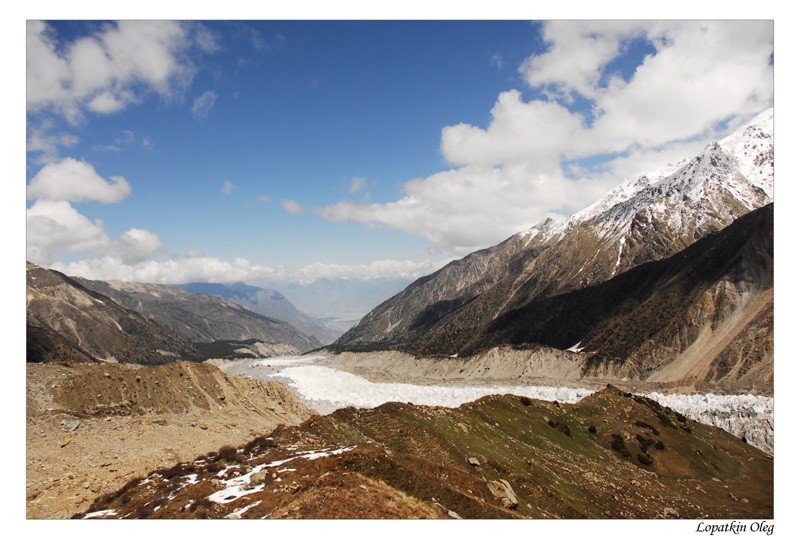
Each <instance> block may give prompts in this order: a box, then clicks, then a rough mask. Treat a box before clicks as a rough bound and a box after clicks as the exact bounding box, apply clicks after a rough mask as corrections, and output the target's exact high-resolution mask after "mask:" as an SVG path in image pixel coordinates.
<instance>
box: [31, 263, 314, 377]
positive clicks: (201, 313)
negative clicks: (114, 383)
mask: <svg viewBox="0 0 800 537" xmlns="http://www.w3.org/2000/svg"><path fill="white" fill-rule="evenodd" d="M26 294H27V307H26V317H27V355H28V361H32V362H39V361H64V360H71V361H119V362H130V363H141V364H159V363H165V362H170V361H175V360H178V359H189V360H202V359H206V358H226V357H234V356H240V357H249V356H273V355H276V354H299V353H302V352H306V351H308V350H311V349H314V348H317V347H320V346H321V343H320V342H319V341H318V340H317V339H316V338H315V337H313V336H308V335H305V334H303V333H302V332H300V331H298V330H297V329H296V328H294V327H293V326H292V325H291V324H289V323H287V322H285V321H281V320H278V319H274V318H271V317H266V316H264V315H260V314H258V313H255V312H253V311H250V310H249V309H246V308H243V307H242V306H240V305H238V304H236V303H234V302H231V301H229V300H225V299H223V298H220V297H214V296H209V295H204V294H197V293H190V292H189V291H185V290H183V289H178V288H174V287H171V286H168V285H158V284H141V283H130V282H119V281H110V282H104V281H94V280H86V279H83V278H70V277H68V276H66V275H64V274H62V273H60V272H57V271H53V270H49V269H45V268H42V267H38V266H36V265H34V264H33V263H28V264H27V293H26Z"/></svg>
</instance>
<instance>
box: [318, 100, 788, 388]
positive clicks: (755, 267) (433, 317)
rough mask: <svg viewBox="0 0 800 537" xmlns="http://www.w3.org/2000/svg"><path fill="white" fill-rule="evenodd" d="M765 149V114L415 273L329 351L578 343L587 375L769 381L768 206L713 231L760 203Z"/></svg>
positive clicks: (765, 186)
mask: <svg viewBox="0 0 800 537" xmlns="http://www.w3.org/2000/svg"><path fill="white" fill-rule="evenodd" d="M772 147H773V146H772V112H771V111H768V112H766V113H764V114H762V115H761V116H759V117H758V118H756V119H755V120H754V121H753V122H751V124H750V125H748V126H747V127H745V128H743V129H741V130H740V131H738V132H737V133H735V134H733V135H731V136H729V137H728V138H726V139H725V140H722V141H720V142H719V143H715V144H711V145H709V146H708V147H706V149H705V150H704V151H703V152H702V153H700V154H699V155H697V156H696V157H695V158H693V159H688V160H685V161H682V162H679V163H676V164H673V165H670V166H667V167H666V168H664V169H662V170H659V171H657V172H653V173H650V174H643V175H640V176H639V177H637V178H635V179H634V180H632V181H631V182H629V183H626V184H623V185H621V186H619V187H617V188H616V189H615V190H613V191H612V192H610V193H609V194H608V195H606V196H605V197H604V198H602V199H601V200H599V201H598V202H597V203H595V204H594V205H592V206H591V207H588V208H587V209H585V210H583V211H581V212H579V213H577V214H575V215H574V216H573V217H572V218H571V219H570V220H568V221H567V222H566V223H558V222H555V221H553V220H549V219H548V220H545V221H544V222H542V223H540V224H538V225H537V226H535V227H533V228H532V229H530V230H529V231H527V232H524V233H520V234H517V235H515V236H513V237H511V238H509V239H508V240H506V241H505V242H503V243H501V244H499V245H497V246H494V247H492V248H489V249H486V250H482V251H479V252H475V253H473V254H470V255H469V256H467V257H465V258H463V259H461V260H459V261H456V262H453V263H451V264H449V265H448V266H446V267H444V268H443V269H441V270H439V271H438V272H436V273H434V274H432V275H430V276H427V277H424V278H420V279H419V280H417V281H416V282H414V283H412V284H411V285H409V286H408V287H407V288H406V289H405V290H403V291H402V292H400V293H399V294H397V295H396V296H394V297H392V298H391V299H389V300H387V301H386V302H384V303H383V304H381V305H380V306H378V307H377V308H375V309H374V310H373V311H371V312H370V313H369V314H368V315H366V316H365V317H364V318H363V319H362V320H361V321H360V322H359V323H358V324H357V325H356V326H354V327H353V328H352V329H351V330H349V331H348V332H347V333H346V334H344V335H343V336H342V337H341V338H339V339H338V340H337V341H336V342H335V343H334V344H333V345H331V346H330V348H331V349H332V350H335V351H341V350H352V351H371V350H390V349H397V350H404V351H408V352H412V353H415V354H420V355H432V356H437V355H453V354H471V353H476V352H479V351H482V350H485V349H487V348H489V347H491V346H500V345H509V344H513V345H517V344H532V343H538V344H545V345H549V346H552V347H557V348H560V349H569V348H572V347H573V346H576V344H577V348H583V350H584V351H585V354H586V356H585V357H586V359H587V360H586V364H585V367H584V372H585V374H591V375H608V376H609V377H610V378H622V377H624V376H631V375H632V376H633V377H634V378H638V379H641V380H646V379H648V378H651V377H653V376H655V378H658V379H659V380H660V381H662V382H675V383H676V385H686V384H695V385H698V386H699V385H705V386H708V385H714V386H717V387H719V388H721V389H726V390H738V389H748V390H749V389H755V390H756V391H762V392H763V391H771V383H772V377H771V375H772V374H771V370H772V365H771V364H772V246H771V245H772V216H771V209H769V212H770V215H769V216H765V215H763V214H762V216H760V217H758V218H760V220H759V219H758V218H756V219H748V220H746V221H745V223H743V224H741V225H738V226H736V227H735V229H734V230H731V231H728V232H727V234H728V235H727V237H728V238H727V239H720V238H719V237H718V235H719V234H720V233H722V232H720V230H721V229H723V228H725V227H726V226H729V225H731V224H732V223H733V222H734V221H735V220H736V219H737V218H740V217H742V216H744V215H747V214H748V213H750V212H751V211H754V210H755V209H758V208H760V207H763V206H765V205H768V204H769V203H771V201H772V177H773V170H772V168H773V164H772V163H773V158H772V155H773V149H772ZM745 228H747V229H745ZM718 232H720V233H718ZM753 234H755V235H753ZM712 235H713V236H714V237H717V238H713V237H710V236H712ZM751 235H752V239H750V238H749V237H751ZM704 237H710V241H711V242H708V243H704V246H702V247H698V248H689V249H687V247H689V246H691V245H693V244H695V243H696V242H697V241H699V240H700V239H702V238H704ZM726 240H727V242H725V241H726ZM740 240H745V241H747V240H750V242H749V246H748V249H747V251H746V252H744V251H743V252H739V251H737V248H738V247H739V246H741V245H739V244H737V242H738V241H740ZM760 241H761V242H763V243H764V246H763V247H760V246H759V244H760ZM723 243H724V244H723ZM706 250H708V252H707V253H706ZM662 261H663V263H662V264H654V263H655V262H658V263H661V262H662ZM629 272H630V274H629ZM671 278H676V279H675V280H674V281H671ZM679 282H680V283H679ZM701 357H702V359H703V360H705V362H703V363H701V364H699V365H697V364H695V363H694V361H695V360H696V359H699V358H701ZM670 364H671V365H670ZM668 365H669V368H667V366H668ZM695 366H696V367H695ZM665 368H666V369H665Z"/></svg>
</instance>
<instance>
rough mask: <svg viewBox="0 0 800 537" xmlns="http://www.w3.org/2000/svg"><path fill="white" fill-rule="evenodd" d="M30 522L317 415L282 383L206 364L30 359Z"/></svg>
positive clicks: (69, 512)
mask: <svg viewBox="0 0 800 537" xmlns="http://www.w3.org/2000/svg"><path fill="white" fill-rule="evenodd" d="M26 391H27V402H26V407H25V408H26V435H25V438H26V441H25V444H26V499H27V501H26V508H27V517H28V518H69V517H70V516H71V515H73V514H74V513H76V512H77V511H80V510H83V509H86V508H87V507H88V506H89V505H90V504H91V502H92V500H93V499H94V498H95V497H97V496H98V495H100V494H102V493H103V492H108V491H112V490H116V489H118V488H120V487H122V486H123V485H124V484H125V483H126V482H128V481H129V480H131V479H134V478H137V477H141V476H143V475H146V474H147V473H149V472H152V471H153V470H156V469H158V468H164V467H168V466H172V465H174V464H175V463H176V462H179V461H184V460H193V459H194V458H196V457H200V456H202V455H204V454H206V453H208V452H210V451H215V450H219V449H220V448H222V447H223V446H225V445H228V444H233V445H238V444H243V443H246V442H247V441H249V440H251V439H252V438H255V437H258V436H261V435H264V434H268V433H269V432H270V431H272V430H273V429H274V428H275V427H276V426H278V425H287V424H296V423H300V422H302V421H303V420H306V419H308V418H309V417H311V416H313V415H314V414H315V413H314V412H313V411H311V410H309V409H308V408H306V407H304V406H303V405H302V404H300V403H299V401H298V400H297V398H296V397H295V396H294V395H293V394H292V393H291V392H290V391H289V390H288V389H287V388H286V387H285V386H283V385H282V384H278V383H275V382H263V381H258V380H253V379H246V378H243V377H233V376H228V375H225V374H224V373H222V372H221V371H220V370H219V369H217V368H216V367H214V366H211V365H208V364H196V363H191V362H174V363H171V364H166V365H159V366H154V367H138V366H134V365H129V364H98V363H94V364H75V363H58V364H32V363H29V364H28V365H27V374H26Z"/></svg>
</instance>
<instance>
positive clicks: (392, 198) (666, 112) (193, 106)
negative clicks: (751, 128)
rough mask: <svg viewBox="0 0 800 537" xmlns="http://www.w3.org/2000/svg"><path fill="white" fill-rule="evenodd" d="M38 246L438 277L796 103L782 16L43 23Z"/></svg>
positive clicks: (260, 268) (110, 266) (153, 267)
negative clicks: (779, 53) (782, 91)
mask: <svg viewBox="0 0 800 537" xmlns="http://www.w3.org/2000/svg"><path fill="white" fill-rule="evenodd" d="M26 42H27V45H26V70H25V72H26V161H25V164H26V166H25V167H26V169H25V173H26V258H27V259H28V260H29V261H33V262H35V263H37V264H40V265H42V266H45V267H49V268H54V269H57V270H60V271H63V272H65V273H67V274H69V275H74V276H83V277H87V278H92V279H106V280H107V279H123V280H133V281H145V282H155V283H186V282H192V281H212V282H222V283H227V282H235V281H245V282H247V283H251V284H256V285H259V284H266V283H275V282H300V283H310V282H312V281H314V280H315V279H317V278H323V277H346V278H360V279H367V278H374V277H390V278H395V277H403V278H409V277H417V276H420V275H424V274H427V273H430V272H432V271H433V270H435V269H438V268H439V267H441V266H443V265H444V264H445V263H447V262H449V261H451V260H453V259H457V258H460V257H463V256H464V255H466V254H468V253H470V252H472V251H475V250H477V249H480V248H485V247H488V246H491V245H493V244H496V243H498V242H501V241H502V240H504V239H506V238H508V237H509V236H511V235H513V234H514V233H517V232H520V231H523V230H525V229H527V228H529V227H531V226H533V225H535V224H536V223H538V222H540V221H541V220H543V219H544V218H546V217H554V218H557V219H562V220H563V219H566V218H568V217H569V216H570V215H571V214H572V213H574V212H576V211H578V210H580V209H582V208H584V207H586V206H588V205H589V204H591V203H592V202H594V201H595V200H597V199H598V198H599V197H601V196H602V195H603V194H605V193H606V192H608V191H609V190H611V189H612V188H613V187H614V186H616V185H617V184H619V183H621V182H623V181H626V180H628V179H630V178H631V177H633V176H634V175H635V174H637V173H640V172H646V171H651V170H654V169H657V168H659V167H661V166H663V165H665V164H667V163H669V162H674V161H676V160H679V159H681V158H685V157H688V156H690V155H692V154H694V153H696V152H698V151H699V150H700V149H702V147H704V146H705V145H706V144H708V143H710V142H712V141H714V140H717V139H720V138H722V137H723V136H725V135H726V134H727V133H728V132H730V131H731V130H733V129H735V128H736V127H738V126H740V125H742V124H743V123H745V122H747V121H749V120H750V119H751V118H752V117H754V116H755V115H757V114H758V113H760V112H762V111H763V110H765V109H766V108H769V107H771V106H773V104H774V87H773V79H774V73H773V59H772V58H773V52H774V36H773V22H772V21H770V20H758V21H735V20H733V21H731V20H728V21H709V22H700V21H686V20H684V21H564V20H562V21H549V22H541V21H530V20H506V21H497V20H493V21H487V20H473V21H430V20H429V21H418V20H417V21H414V20H410V21H409V20H405V21H397V20H382V21H380V20H379V21H375V20H372V21H332V20H319V21H296V20H295V21H288V20H268V21H264V20H239V21H235V20H224V21H215V20H202V21H197V20H195V21H191V22H188V21H183V22H182V21H180V20H172V19H160V20H145V21H133V20H122V21H119V22H115V21H98V20H92V21H58V22H48V21H46V20H38V19H31V20H28V21H27V22H26Z"/></svg>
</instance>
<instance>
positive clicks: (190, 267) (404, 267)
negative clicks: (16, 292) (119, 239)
mask: <svg viewBox="0 0 800 537" xmlns="http://www.w3.org/2000/svg"><path fill="white" fill-rule="evenodd" d="M445 262H446V261H440V262H432V261H428V260H426V261H422V262H416V261H407V260H406V261H404V260H394V259H385V260H380V261H374V262H372V263H369V264H365V265H339V264H333V263H313V264H311V265H307V266H305V267H303V268H301V269H299V270H296V271H290V270H287V269H286V268H284V267H282V266H279V267H268V266H264V265H257V264H253V263H250V262H249V261H248V260H246V259H241V258H238V259H235V260H233V261H226V260H223V259H219V258H216V257H207V256H205V255H203V254H202V253H201V252H188V253H187V254H186V255H185V256H180V257H173V258H172V259H169V260H167V261H156V260H152V259H148V260H142V261H139V262H135V263H129V262H126V260H125V259H122V258H121V257H119V256H112V255H107V256H105V257H100V258H93V259H84V260H80V261H75V262H72V263H55V264H52V268H54V269H56V270H59V271H61V272H64V273H65V274H68V275H70V276H80V277H83V278H88V279H93V280H124V281H136V282H147V283H161V284H180V283H189V282H217V283H233V282H239V281H245V282H252V283H258V282H277V281H284V282H292V283H301V284H304V285H305V284H309V283H313V282H314V281H316V280H317V279H320V278H347V279H361V280H368V279H373V278H416V277H419V276H422V275H425V274H428V273H430V272H433V271H434V270H437V269H439V268H440V267H441V266H443V265H444V264H445Z"/></svg>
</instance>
